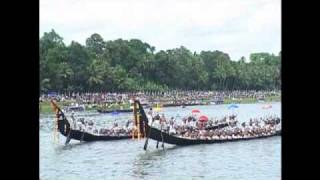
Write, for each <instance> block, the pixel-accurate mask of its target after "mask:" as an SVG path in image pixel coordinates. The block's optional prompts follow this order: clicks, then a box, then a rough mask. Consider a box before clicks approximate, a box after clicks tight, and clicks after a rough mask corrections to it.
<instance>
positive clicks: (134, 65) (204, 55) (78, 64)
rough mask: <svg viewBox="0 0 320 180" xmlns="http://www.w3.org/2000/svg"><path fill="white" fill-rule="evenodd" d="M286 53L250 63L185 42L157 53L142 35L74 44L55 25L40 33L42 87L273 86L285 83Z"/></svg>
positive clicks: (256, 57) (256, 56) (259, 57)
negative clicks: (196, 48)
mask: <svg viewBox="0 0 320 180" xmlns="http://www.w3.org/2000/svg"><path fill="white" fill-rule="evenodd" d="M280 70H281V54H280V53H279V55H273V54H269V53H253V54H251V55H250V60H249V62H246V60H245V58H244V57H242V58H241V59H240V60H236V61H234V60H231V59H230V57H229V55H228V54H227V53H224V52H221V51H201V52H200V54H198V53H196V52H194V53H193V52H191V51H190V50H188V49H187V48H185V47H183V46H182V47H180V48H176V49H170V50H166V51H164V50H160V51H159V52H155V47H153V46H151V45H149V44H148V43H145V42H142V41H141V40H139V39H131V40H123V39H117V40H114V41H105V40H104V39H103V38H102V37H101V36H100V35H99V34H93V35H91V36H90V37H89V38H88V39H87V40H86V44H85V45H81V44H79V43H77V42H75V41H72V42H71V43H70V45H69V46H66V45H65V44H64V42H63V38H62V37H61V36H59V35H58V34H57V33H56V32H55V31H54V30H52V31H51V32H48V33H44V35H43V36H42V37H41V38H40V91H41V92H48V91H77V92H84V91H91V92H97V91H137V90H149V91H150V90H169V89H184V90H188V89H189V90H191V89H192V90H246V89H255V90H270V89H280V86H281V76H280V74H281V72H280Z"/></svg>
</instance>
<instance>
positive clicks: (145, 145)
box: [143, 118, 154, 151]
mask: <svg viewBox="0 0 320 180" xmlns="http://www.w3.org/2000/svg"><path fill="white" fill-rule="evenodd" d="M153 122H154V120H153V118H152V122H151V125H150V128H149V133H148V136H147V139H146V142H145V143H144V146H143V149H144V150H145V151H146V150H147V146H148V141H149V136H150V131H151V127H152V124H153Z"/></svg>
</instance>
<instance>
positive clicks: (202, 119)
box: [199, 115, 209, 122]
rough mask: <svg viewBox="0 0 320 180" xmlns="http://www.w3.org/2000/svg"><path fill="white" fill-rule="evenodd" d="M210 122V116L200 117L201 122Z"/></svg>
mask: <svg viewBox="0 0 320 180" xmlns="http://www.w3.org/2000/svg"><path fill="white" fill-rule="evenodd" d="M208 120H209V118H208V116H205V115H202V116H200V117H199V121H200V122H207V121H208Z"/></svg>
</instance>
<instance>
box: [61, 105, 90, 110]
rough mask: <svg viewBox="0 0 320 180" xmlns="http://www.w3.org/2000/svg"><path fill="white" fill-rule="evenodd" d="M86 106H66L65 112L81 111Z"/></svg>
mask: <svg viewBox="0 0 320 180" xmlns="http://www.w3.org/2000/svg"><path fill="white" fill-rule="evenodd" d="M85 110H86V108H85V106H84V105H78V106H77V105H76V106H68V107H66V108H65V111H66V112H74V111H77V112H82V111H85Z"/></svg>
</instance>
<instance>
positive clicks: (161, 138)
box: [135, 100, 281, 149]
mask: <svg viewBox="0 0 320 180" xmlns="http://www.w3.org/2000/svg"><path fill="white" fill-rule="evenodd" d="M135 103H136V104H137V106H138V108H137V109H136V110H137V111H138V114H139V115H140V118H141V119H142V120H143V121H144V122H145V124H146V130H145V132H146V133H147V135H146V136H147V138H151V139H153V140H156V141H158V142H162V143H168V144H175V145H180V146H185V145H195V144H212V143H223V142H232V141H244V140H252V139H261V138H268V137H272V136H279V135H281V130H277V129H275V128H274V126H272V125H271V126H267V127H266V128H260V129H259V130H256V129H255V130H251V129H249V130H248V131H247V129H245V130H244V131H243V132H242V129H240V128H238V129H237V131H234V132H230V131H227V130H221V129H218V130H216V131H215V130H209V131H208V130H198V131H194V132H190V135H189V136H185V134H178V135H174V134H169V132H167V131H165V130H159V129H157V128H154V127H152V125H150V124H152V123H150V124H149V120H148V117H147V116H146V114H145V111H144V109H143V107H142V106H141V104H140V102H139V101H138V100H136V101H135ZM195 132H197V133H195ZM200 132H204V133H203V134H201V135H200V136H199V134H200ZM193 133H194V136H192V134H193ZM205 134H207V135H205ZM208 134H209V135H208ZM210 135H211V136H210ZM146 146H147V141H146V145H145V148H144V149H146Z"/></svg>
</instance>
